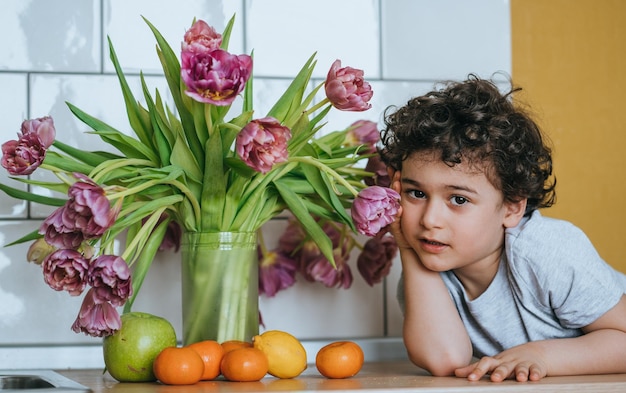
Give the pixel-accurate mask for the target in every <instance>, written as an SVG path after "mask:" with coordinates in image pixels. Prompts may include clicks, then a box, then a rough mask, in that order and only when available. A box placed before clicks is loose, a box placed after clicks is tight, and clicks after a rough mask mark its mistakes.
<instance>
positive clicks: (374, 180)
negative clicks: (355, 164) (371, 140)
mask: <svg viewBox="0 0 626 393" xmlns="http://www.w3.org/2000/svg"><path fill="white" fill-rule="evenodd" d="M365 170H366V171H367V172H372V173H373V174H374V175H373V176H372V177H366V178H364V179H363V182H364V183H365V184H367V185H368V186H381V187H389V186H390V185H391V177H390V176H389V172H387V165H385V163H384V162H383V161H382V160H381V159H380V156H378V155H375V156H372V157H370V158H369V159H368V160H367V164H365Z"/></svg>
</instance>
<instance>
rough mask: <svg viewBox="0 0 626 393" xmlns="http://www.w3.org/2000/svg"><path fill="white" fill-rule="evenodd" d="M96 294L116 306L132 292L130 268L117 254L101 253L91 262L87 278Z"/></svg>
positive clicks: (122, 302) (121, 303) (100, 298)
mask: <svg viewBox="0 0 626 393" xmlns="http://www.w3.org/2000/svg"><path fill="white" fill-rule="evenodd" d="M87 280H88V281H87V282H88V283H89V285H91V286H92V287H93V289H94V290H95V292H94V296H95V297H96V298H97V299H99V300H102V301H106V302H110V303H111V304H112V305H114V306H121V305H123V304H124V303H125V302H126V299H128V298H129V297H130V296H131V295H132V293H133V287H132V286H131V279H130V269H129V268H128V265H127V264H126V262H125V261H124V260H123V259H122V258H120V257H118V256H116V255H101V256H99V257H97V258H96V259H95V260H93V261H92V262H91V265H90V266H89V275H88V279H87Z"/></svg>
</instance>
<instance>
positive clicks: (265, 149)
mask: <svg viewBox="0 0 626 393" xmlns="http://www.w3.org/2000/svg"><path fill="white" fill-rule="evenodd" d="M289 139H291V130H289V128H287V127H285V126H282V125H281V124H280V123H279V122H278V120H276V119H274V118H273V117H265V118H263V119H258V120H252V121H251V122H250V123H248V124H247V125H246V126H245V127H244V128H242V129H241V131H240V132H239V134H238V135H237V140H236V142H235V144H236V150H237V155H238V156H239V158H241V160H242V161H243V162H245V163H246V165H248V166H249V167H250V168H252V169H254V170H255V171H257V172H261V173H267V172H269V171H270V170H271V169H272V167H273V166H274V164H277V163H280V162H284V161H287V158H288V156H287V141H289Z"/></svg>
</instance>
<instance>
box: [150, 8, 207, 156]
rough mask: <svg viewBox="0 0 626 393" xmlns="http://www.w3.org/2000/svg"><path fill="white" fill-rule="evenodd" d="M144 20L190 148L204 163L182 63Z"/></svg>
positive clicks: (161, 37) (151, 25) (153, 28)
mask: <svg viewBox="0 0 626 393" xmlns="http://www.w3.org/2000/svg"><path fill="white" fill-rule="evenodd" d="M143 20H144V21H145V22H146V24H147V25H148V26H149V27H150V30H152V33H153V34H154V37H155V38H156V40H157V44H158V49H157V54H158V56H159V60H160V61H161V66H162V67H163V73H164V74H165V79H166V80H167V85H168V86H169V90H170V93H171V94H172V98H173V99H174V104H175V106H176V109H177V110H178V115H179V117H180V121H181V124H182V128H183V131H184V132H185V136H186V138H187V141H188V143H189V148H190V149H191V151H192V152H193V155H194V157H195V159H196V161H197V162H204V151H203V147H204V146H203V145H202V144H201V143H200V141H199V140H198V137H197V135H196V131H195V125H194V119H193V115H192V114H191V112H190V111H189V110H188V109H187V107H186V106H185V103H184V101H185V100H184V98H186V97H184V96H183V94H184V93H183V91H184V88H185V86H184V82H183V81H182V80H181V77H180V63H179V62H178V58H177V57H176V54H175V53H174V51H173V50H172V48H171V47H170V46H169V44H168V43H167V41H166V40H165V38H163V36H162V35H161V33H160V32H159V30H157V28H156V27H154V25H153V24H152V23H150V21H148V19H146V18H143Z"/></svg>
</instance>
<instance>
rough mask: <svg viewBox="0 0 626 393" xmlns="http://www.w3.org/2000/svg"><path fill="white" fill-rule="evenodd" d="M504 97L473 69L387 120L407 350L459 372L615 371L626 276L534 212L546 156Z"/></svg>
mask: <svg viewBox="0 0 626 393" xmlns="http://www.w3.org/2000/svg"><path fill="white" fill-rule="evenodd" d="M515 91H516V90H512V91H511V92H510V93H508V94H501V93H500V92H499V90H498V88H497V87H496V86H495V85H494V84H493V83H491V82H489V81H486V80H481V79H479V78H477V77H476V76H473V75H470V77H469V78H468V80H466V81H464V82H461V83H449V84H448V85H447V86H445V87H444V89H442V90H439V91H432V92H430V93H428V94H426V95H424V96H420V97H417V98H414V99H412V100H410V101H409V102H408V103H407V105H405V106H404V107H401V108H399V109H398V110H397V111H396V112H394V113H391V114H389V115H388V116H386V120H385V121H386V129H385V130H384V131H383V135H382V143H383V149H382V151H381V157H382V159H383V160H384V162H385V163H386V164H387V166H388V168H389V171H390V173H391V174H392V176H393V188H394V189H395V190H396V191H398V192H399V193H400V195H401V197H402V200H401V211H400V213H399V219H398V220H396V222H395V223H394V224H392V226H391V227H392V228H391V231H392V233H393V234H394V236H395V238H396V241H397V243H398V246H399V247H400V248H399V251H400V256H401V260H402V269H403V273H402V279H401V280H400V285H399V288H398V295H399V300H400V303H401V305H402V307H403V310H404V317H405V319H404V328H403V336H404V343H405V346H406V348H407V352H408V355H409V358H410V359H411V361H412V362H413V363H415V364H416V365H417V366H419V367H422V368H424V369H426V370H427V371H429V372H430V373H432V374H433V375H456V376H458V377H464V378H468V379H469V380H478V379H480V378H482V377H483V376H485V375H490V379H491V380H492V381H502V380H504V379H506V378H515V379H517V380H518V381H527V380H533V381H536V380H539V379H541V378H543V377H545V376H554V375H572V374H604V373H626V296H625V295H624V293H625V291H626V276H625V275H623V274H622V273H620V272H617V271H616V270H614V269H613V268H611V267H610V266H609V265H608V264H607V263H605V262H604V261H603V260H602V259H601V258H600V257H599V255H598V254H597V252H596V251H595V249H594V247H593V246H592V244H591V243H590V242H589V240H588V239H587V237H586V236H585V235H584V234H583V233H582V231H580V230H579V229H577V228H576V227H574V226H573V225H572V224H570V223H567V222H565V221H561V220H555V219H551V218H546V217H543V216H542V215H541V214H540V213H539V210H538V209H540V208H545V207H549V206H551V205H552V203H553V202H554V198H555V193H554V188H555V184H556V180H555V179H554V178H552V158H551V151H550V149H549V148H548V147H547V146H546V145H545V142H544V138H543V137H542V135H541V132H540V130H539V128H538V127H537V125H536V124H535V123H534V122H533V121H532V120H531V119H530V118H529V117H528V116H527V115H526V114H525V113H524V112H523V111H521V110H520V109H519V108H517V107H516V106H514V105H513V104H512V102H511V96H512V93H513V92H515ZM473 357H476V358H478V360H474V361H473V360H472V358H473Z"/></svg>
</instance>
